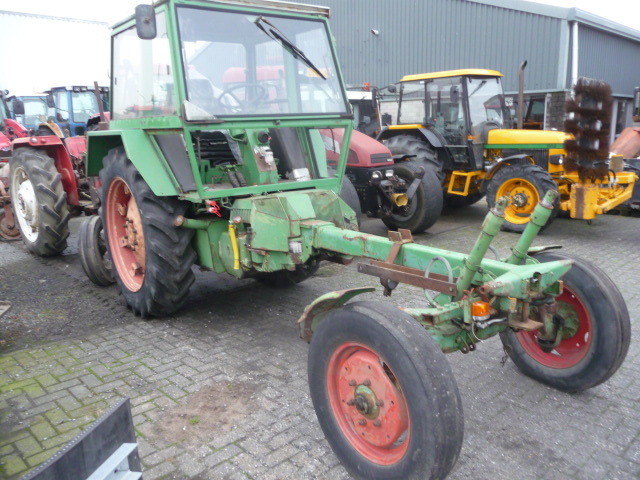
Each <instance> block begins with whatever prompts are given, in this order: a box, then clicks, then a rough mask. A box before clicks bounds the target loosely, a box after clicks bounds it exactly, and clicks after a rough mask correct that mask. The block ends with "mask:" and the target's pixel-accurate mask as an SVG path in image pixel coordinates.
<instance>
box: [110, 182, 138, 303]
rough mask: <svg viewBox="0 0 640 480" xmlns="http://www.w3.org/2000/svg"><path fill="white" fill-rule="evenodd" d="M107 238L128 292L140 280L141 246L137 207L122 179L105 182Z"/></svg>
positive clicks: (135, 287) (114, 261)
mask: <svg viewBox="0 0 640 480" xmlns="http://www.w3.org/2000/svg"><path fill="white" fill-rule="evenodd" d="M105 204H106V205H105V208H106V210H107V214H106V225H105V227H104V228H105V230H106V231H107V238H108V241H109V250H110V251H111V261H112V262H113V265H114V266H115V268H116V270H117V272H118V276H119V277H120V279H121V280H122V282H123V283H124V284H125V286H126V287H127V288H128V289H129V290H130V291H132V292H135V291H138V290H139V289H140V288H141V286H142V282H143V280H144V265H145V246H144V233H143V228H142V217H141V215H140V210H139V209H138V205H137V203H136V201H135V198H134V197H133V195H132V194H131V191H130V190H129V187H128V185H127V184H126V183H125V182H124V180H122V179H120V178H115V179H113V180H112V181H111V183H110V184H109V188H108V191H107V198H106V202H105Z"/></svg>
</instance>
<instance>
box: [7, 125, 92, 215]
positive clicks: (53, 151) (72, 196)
mask: <svg viewBox="0 0 640 480" xmlns="http://www.w3.org/2000/svg"><path fill="white" fill-rule="evenodd" d="M19 148H35V149H37V150H44V151H46V153H47V155H49V156H50V157H51V158H53V161H54V163H55V165H56V170H58V173H60V177H61V181H62V189H63V190H64V191H65V193H66V194H67V203H68V204H69V205H78V204H79V199H78V185H77V183H76V175H75V172H74V171H73V163H72V162H71V157H70V156H69V152H68V151H67V148H66V147H65V146H64V143H62V139H60V138H59V137H57V136H56V135H53V134H52V135H46V136H40V137H35V136H34V137H23V138H16V139H15V140H14V141H13V149H14V150H17V149H19Z"/></svg>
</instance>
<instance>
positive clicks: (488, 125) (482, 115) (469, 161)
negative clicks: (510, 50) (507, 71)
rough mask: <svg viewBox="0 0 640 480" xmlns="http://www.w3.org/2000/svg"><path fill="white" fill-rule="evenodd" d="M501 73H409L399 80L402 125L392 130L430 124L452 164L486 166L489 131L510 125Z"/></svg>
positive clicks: (471, 167) (469, 167)
mask: <svg viewBox="0 0 640 480" xmlns="http://www.w3.org/2000/svg"><path fill="white" fill-rule="evenodd" d="M501 77H502V74H500V73H499V72H496V71H493V70H480V69H466V70H450V71H445V72H435V73H427V74H418V75H406V76H404V77H403V78H402V79H401V80H400V88H399V94H400V96H399V104H398V121H397V125H396V126H391V127H389V129H390V130H392V129H394V128H399V129H403V130H405V129H407V128H415V129H426V130H428V131H429V132H430V133H431V135H432V136H434V137H436V139H437V141H438V142H439V143H441V144H442V145H443V146H444V147H445V151H446V152H447V153H448V159H446V160H448V161H449V162H451V163H452V167H454V168H455V169H457V170H469V171H471V170H479V169H482V164H483V144H484V143H486V140H487V136H488V132H489V130H491V129H501V128H504V127H506V126H508V125H510V120H509V119H510V115H509V111H508V109H507V107H506V105H505V101H504V93H503V91H502V83H501V80H500V79H501ZM443 160H445V159H443ZM446 160H445V161H446Z"/></svg>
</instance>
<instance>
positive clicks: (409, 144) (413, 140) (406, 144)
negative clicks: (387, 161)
mask: <svg viewBox="0 0 640 480" xmlns="http://www.w3.org/2000/svg"><path fill="white" fill-rule="evenodd" d="M382 143H384V144H385V145H386V146H387V148H388V149H389V151H390V152H391V153H392V154H393V155H402V154H405V155H415V157H414V158H412V160H414V161H417V162H424V163H425V165H426V166H427V167H428V166H431V167H432V169H433V171H434V172H435V174H436V176H437V177H438V181H440V182H442V180H443V179H444V172H443V171H442V163H441V162H440V161H439V160H438V156H437V154H436V152H435V150H434V149H433V147H432V146H431V145H429V144H428V143H427V142H425V141H423V140H420V139H419V138H418V137H414V136H413V135H396V136H395V137H391V138H388V139H386V140H383V142H382Z"/></svg>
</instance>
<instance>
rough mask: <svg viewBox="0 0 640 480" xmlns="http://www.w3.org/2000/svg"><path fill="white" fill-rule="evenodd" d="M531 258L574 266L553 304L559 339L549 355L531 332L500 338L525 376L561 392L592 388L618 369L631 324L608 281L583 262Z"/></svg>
mask: <svg viewBox="0 0 640 480" xmlns="http://www.w3.org/2000/svg"><path fill="white" fill-rule="evenodd" d="M535 258H536V259H537V260H539V261H541V262H550V261H554V260H566V259H570V260H573V262H574V265H573V267H572V268H571V270H569V272H567V274H565V276H564V277H563V278H562V280H563V282H564V291H563V293H562V294H561V295H560V296H559V297H557V299H556V302H557V305H558V313H557V315H556V318H557V321H559V322H562V323H561V325H563V327H562V328H563V338H562V340H561V341H560V344H559V345H558V346H557V347H556V348H555V349H553V350H552V351H551V352H547V351H545V350H543V349H541V348H540V346H539V345H538V342H537V341H536V332H525V331H520V332H514V331H513V330H508V331H505V332H502V333H501V334H500V339H501V340H502V343H503V344H504V345H505V348H506V350H507V352H508V353H509V356H510V357H511V359H512V360H513V362H514V363H515V364H516V366H517V367H518V368H519V369H520V371H522V373H524V374H525V375H527V376H529V377H531V378H534V379H536V380H539V381H541V382H542V383H546V384H548V385H550V386H552V387H554V388H557V389H558V390H563V391H567V392H579V391H582V390H586V389H588V388H591V387H595V386H596V385H599V384H600V383H602V382H604V381H606V380H608V379H609V378H610V377H611V376H612V375H613V374H614V373H615V372H616V370H618V368H619V367H620V365H621V364H622V362H623V360H624V358H625V357H626V355H627V351H628V350H629V341H630V339H631V322H630V320H629V312H628V311H627V307H626V304H625V302H624V299H623V298H622V295H621V294H620V291H619V290H618V288H617V287H616V285H615V284H614V283H613V281H612V280H611V279H610V278H609V277H608V276H607V275H606V274H605V273H604V272H603V271H602V270H600V269H599V268H598V267H596V266H595V265H592V264H591V263H589V262H587V261H585V260H582V259H580V258H576V257H572V256H569V255H567V254H564V253H559V252H543V253H540V254H538V255H536V256H535Z"/></svg>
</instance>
